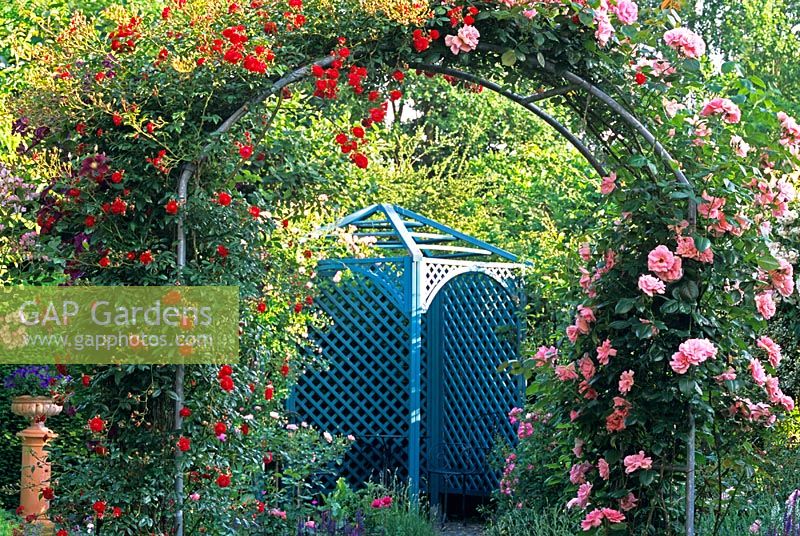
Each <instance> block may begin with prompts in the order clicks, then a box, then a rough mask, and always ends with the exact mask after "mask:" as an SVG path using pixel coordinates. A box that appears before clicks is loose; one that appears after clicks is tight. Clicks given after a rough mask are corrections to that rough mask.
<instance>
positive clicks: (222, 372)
mask: <svg viewBox="0 0 800 536" xmlns="http://www.w3.org/2000/svg"><path fill="white" fill-rule="evenodd" d="M231 374H233V369H232V368H231V366H230V365H222V366H221V367H220V368H219V372H217V378H224V377H225V376H230V375H231Z"/></svg>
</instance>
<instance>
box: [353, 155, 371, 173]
mask: <svg viewBox="0 0 800 536" xmlns="http://www.w3.org/2000/svg"><path fill="white" fill-rule="evenodd" d="M353 162H355V164H356V165H357V166H358V167H360V168H361V169H367V166H369V160H367V157H366V156H364V155H363V154H361V153H356V154H354V155H353Z"/></svg>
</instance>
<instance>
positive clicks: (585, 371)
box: [578, 355, 595, 381]
mask: <svg viewBox="0 0 800 536" xmlns="http://www.w3.org/2000/svg"><path fill="white" fill-rule="evenodd" d="M578 367H579V368H580V371H581V375H582V376H583V377H584V379H585V380H586V381H589V380H591V379H592V378H593V377H594V373H595V368H594V361H592V358H590V357H589V356H588V355H587V356H585V357H583V358H581V360H580V361H579V362H578Z"/></svg>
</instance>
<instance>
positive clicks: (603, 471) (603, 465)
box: [597, 458, 611, 480]
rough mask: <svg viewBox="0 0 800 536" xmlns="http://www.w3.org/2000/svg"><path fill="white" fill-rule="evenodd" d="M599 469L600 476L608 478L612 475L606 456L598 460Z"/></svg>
mask: <svg viewBox="0 0 800 536" xmlns="http://www.w3.org/2000/svg"><path fill="white" fill-rule="evenodd" d="M597 471H598V472H599V473H600V478H602V479H603V480H608V477H609V476H610V475H611V469H610V467H609V466H608V462H607V461H606V459H605V458H600V459H599V460H597Z"/></svg>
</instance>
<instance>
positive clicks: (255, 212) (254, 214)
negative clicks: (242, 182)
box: [248, 205, 261, 218]
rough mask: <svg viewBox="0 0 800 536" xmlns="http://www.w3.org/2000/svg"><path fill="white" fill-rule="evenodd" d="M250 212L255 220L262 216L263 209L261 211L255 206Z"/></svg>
mask: <svg viewBox="0 0 800 536" xmlns="http://www.w3.org/2000/svg"><path fill="white" fill-rule="evenodd" d="M248 212H250V215H251V216H252V217H254V218H258V217H259V216H261V209H260V208H258V207H257V206H255V205H253V206H252V207H250V210H249V211H248Z"/></svg>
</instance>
